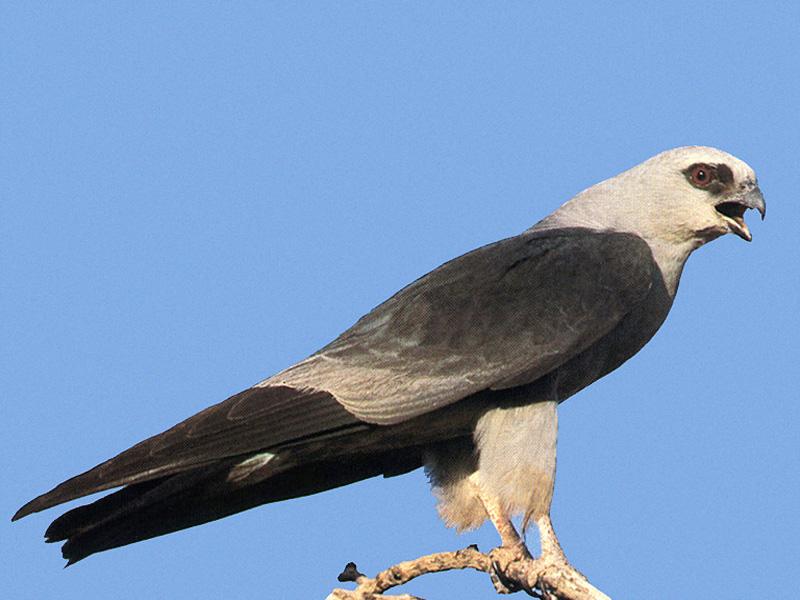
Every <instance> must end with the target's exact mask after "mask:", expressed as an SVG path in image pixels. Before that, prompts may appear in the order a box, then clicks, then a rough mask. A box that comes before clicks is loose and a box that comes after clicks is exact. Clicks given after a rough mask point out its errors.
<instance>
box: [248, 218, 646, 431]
mask: <svg viewBox="0 0 800 600" xmlns="http://www.w3.org/2000/svg"><path fill="white" fill-rule="evenodd" d="M653 268H657V267H656V266H655V263H654V262H653V259H652V254H651V253H650V249H649V247H648V246H647V243H646V242H645V241H644V240H642V239H641V238H639V237H638V236H635V235H632V234H627V233H618V232H602V231H594V230H589V229H578V228H570V229H561V230H547V231H535V230H533V231H528V232H525V233H523V234H522V235H519V236H516V237H513V238H508V239H506V240H502V241H500V242H497V243H495V244H490V245H488V246H484V247H482V248H479V249H477V250H475V251H473V252H470V253H468V254H465V255H463V256H461V257H459V258H456V259H454V260H452V261H450V262H448V263H445V264H444V265H442V266H440V267H439V268H437V269H435V270H434V271H432V272H430V273H429V274H427V275H426V276H424V277H422V278H420V279H418V280H417V281H415V282H414V283H412V284H411V285H409V286H407V287H405V288H403V289H402V290H401V291H400V292H398V293H397V294H395V295H394V296H393V297H392V298H390V299H389V300H387V301H386V302H384V303H383V304H381V305H379V306H378V307H376V308H375V309H374V310H372V311H371V312H370V313H368V314H367V315H365V316H364V317H362V318H361V319H360V320H359V321H358V322H357V323H356V324H355V325H353V327H351V328H350V329H348V330H347V331H345V332H344V333H343V334H342V335H341V336H339V337H338V338H337V339H336V340H334V341H333V342H332V343H331V344H329V345H328V346H326V347H324V348H323V349H321V350H320V351H319V352H317V353H316V354H314V355H312V356H311V357H309V358H308V359H306V360H305V361H302V362H301V363H298V364H297V365H295V366H294V367H291V368H289V369H287V370H286V371H283V372H282V373H279V374H278V375H276V376H274V377H272V378H270V379H268V380H266V381H264V382H263V383H262V384H260V385H275V384H277V383H282V384H286V385H293V386H297V387H300V386H304V385H305V386H307V387H309V388H311V389H322V390H326V391H328V392H330V393H332V394H333V395H334V397H335V398H336V399H337V400H338V401H339V402H341V403H342V405H343V406H344V407H345V408H346V409H347V410H348V411H350V412H351V413H353V414H354V415H356V416H357V417H358V418H359V419H363V420H365V421H367V422H370V423H376V424H380V425H389V424H394V423H398V422H401V421H404V420H406V419H409V418H412V417H415V416H418V415H420V414H423V413H426V412H429V411H432V410H435V409H437V408H440V407H442V406H445V405H447V404H450V403H452V402H456V401H458V400H460V399H461V398H464V397H465V396H468V395H470V394H472V393H475V392H478V391H481V390H484V389H487V388H496V389H499V388H506V387H513V386H516V385H522V384H524V383H529V382H532V381H535V380H536V379H538V378H539V377H541V376H542V375H544V374H546V373H548V372H549V371H551V370H552V369H554V368H556V367H558V366H559V365H561V364H563V363H564V362H566V361H567V360H568V359H570V358H572V357H573V356H575V355H576V354H578V353H580V352H582V351H583V350H584V349H586V348H587V347H588V346H590V345H591V344H592V343H593V342H594V341H596V340H598V339H599V338H601V337H602V336H604V335H605V334H606V333H608V332H609V331H611V330H612V329H613V328H614V327H615V326H616V324H617V323H618V322H619V321H620V319H622V318H623V317H624V316H625V315H626V314H627V313H628V312H629V311H630V310H631V309H632V308H633V307H634V306H635V305H636V304H637V303H638V302H640V301H641V300H642V299H643V298H644V297H645V296H646V295H647V292H648V291H649V289H650V285H651V282H652V269H653Z"/></svg>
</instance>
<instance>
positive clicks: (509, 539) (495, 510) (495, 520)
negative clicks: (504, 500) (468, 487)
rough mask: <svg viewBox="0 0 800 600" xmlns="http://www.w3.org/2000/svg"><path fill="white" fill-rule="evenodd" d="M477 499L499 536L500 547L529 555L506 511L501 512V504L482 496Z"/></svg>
mask: <svg viewBox="0 0 800 600" xmlns="http://www.w3.org/2000/svg"><path fill="white" fill-rule="evenodd" d="M478 497H479V498H480V500H481V504H483V507H484V508H485V509H486V514H487V515H489V520H490V521H491V522H492V525H494V528H495V529H497V533H498V534H500V540H501V542H502V546H503V547H504V548H508V549H509V550H519V551H523V553H524V554H530V553H529V552H528V548H527V547H526V546H525V542H523V541H522V538H521V537H520V535H519V533H517V529H516V527H514V523H512V522H511V519H510V518H509V517H508V515H507V514H506V511H504V510H503V507H502V505H501V503H500V502H499V501H498V500H497V499H495V498H491V497H489V496H486V495H484V494H479V496H478Z"/></svg>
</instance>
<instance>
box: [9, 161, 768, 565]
mask: <svg viewBox="0 0 800 600" xmlns="http://www.w3.org/2000/svg"><path fill="white" fill-rule="evenodd" d="M704 178H707V180H706V179H704ZM748 208H755V209H757V210H759V211H760V212H761V213H762V216H763V213H764V210H765V208H764V202H763V198H762V197H761V195H760V192H759V191H758V187H757V185H756V180H755V175H754V173H753V171H752V169H750V167H749V166H747V165H746V164H745V163H743V162H742V161H740V160H738V159H736V158H735V157H733V156H731V155H729V154H726V153H724V152H721V151H719V150H715V149H712V148H703V147H688V148H679V149H676V150H672V151H669V152H666V153H663V154H660V155H658V156H656V157H654V158H652V159H650V160H648V161H646V162H644V163H642V164H641V165H638V166H637V167H634V168H633V169H631V170H629V171H627V172H625V173H623V174H621V175H619V176H617V177H615V178H612V179H610V180H607V181H605V182H602V183H600V184H598V185H596V186H593V187H592V188H589V189H588V190H586V191H584V192H582V193H581V194H578V195H577V196H576V197H575V198H573V199H572V200H570V201H569V202H567V203H566V204H565V205H563V206H562V207H561V208H560V209H559V210H557V211H556V212H554V213H553V214H552V215H550V216H549V217H547V218H545V219H544V220H543V221H541V222H540V223H538V224H537V225H535V226H534V227H532V228H531V229H529V230H527V231H525V232H523V233H522V234H520V235H518V236H515V237H512V238H509V239H506V240H502V241H500V242H496V243H494V244H490V245H488V246H485V247H483V248H479V249H477V250H474V251H472V252H470V253H468V254H465V255H463V256H461V257H459V258H456V259H454V260H452V261H450V262H448V263H446V264H444V265H442V266H441V267H439V268H437V269H435V270H434V271H432V272H431V273H429V274H427V275H425V276H424V277H422V278H420V279H419V280H417V281H416V282H414V283H412V284H411V285H409V286H407V287H406V288H404V289H402V290H401V291H400V292H398V293H397V294H396V295H394V296H393V297H392V298H390V299H389V300H387V301H386V302H384V303H383V304H381V305H380V306H378V307H377V308H375V309H374V310H373V311H371V312H370V313H369V314H367V315H366V316H364V317H363V318H362V319H360V320H359V321H358V322H357V323H356V324H355V325H353V327H351V328H350V329H348V330H347V331H346V332H344V333H343V334H342V335H341V336H339V337H338V338H337V339H336V340H334V341H333V342H331V343H330V344H329V345H327V346H326V347H324V348H322V349H321V350H320V351H318V352H317V353H315V354H313V355H311V356H310V357H309V358H307V359H306V360H304V361H301V362H300V363H298V364H296V365H294V366H292V367H290V368H288V369H286V370H285V371H283V372H281V373H278V374H276V375H274V376H272V377H270V378H268V379H266V380H264V381H262V382H261V383H259V384H257V385H256V386H254V387H252V388H250V389H249V390H245V391H244V392H242V393H240V394H237V395H235V396H233V397H231V398H229V399H228V400H226V401H224V402H222V403H220V404H218V405H215V406H213V407H210V408H208V409H206V410H205V411H202V412H200V413H198V414H197V415H195V416H193V417H191V418H189V419H187V420H186V421H184V422H183V423H180V424H178V425H176V426H175V427H173V428H172V429H169V430H167V431H166V432H164V433H162V434H159V435H157V436H154V437H152V438H150V439H148V440H145V441H144V442H141V443H140V444H137V445H136V446H134V447H132V448H131V449H129V450H127V451H125V452H123V453H121V454H120V455H118V456H117V457H115V458H113V459H111V460H109V461H106V462H105V463H103V464H101V465H98V466H97V467H95V468H94V469H91V470H90V471H87V472H86V473H84V474H82V475H79V476H77V477H74V478H72V479H70V480H68V481H66V482H64V483H62V484H61V485H59V486H57V487H56V488H54V489H53V490H51V491H50V492H48V493H46V494H43V495H42V496H39V497H38V498H36V499H34V500H32V501H31V502H29V503H28V504H26V505H25V506H23V507H22V508H21V509H20V510H19V511H18V513H17V514H16V515H15V517H14V518H15V519H16V518H20V517H22V516H25V515H27V514H30V513H32V512H36V511H39V510H43V509H45V508H49V507H51V506H54V505H56V504H59V503H62V502H66V501H68V500H72V499H75V498H78V497H81V496H85V495H88V494H91V493H94V492H96V491H100V490H105V489H110V488H113V487H119V486H125V487H123V488H122V489H121V490H119V491H117V492H115V493H113V494H110V495H109V496H106V497H105V498H101V499H100V500H98V501H96V502H94V503H92V504H89V505H87V506H84V507H79V508H77V509H73V510H72V511H69V512H67V513H66V514H65V515H63V516H62V517H60V518H59V519H57V520H56V521H54V522H53V524H52V525H51V526H50V528H49V529H48V532H47V537H48V541H61V540H65V541H66V543H65V545H64V547H63V554H64V556H65V558H67V559H68V560H69V561H70V562H75V561H76V560H80V559H81V558H84V557H85V556H88V555H89V554H92V553H94V552H98V551H101V550H105V549H109V548H113V547H116V546H121V545H124V544H127V543H131V542H134V541H138V540H141V539H146V538H148V537H153V536H155V535H161V534H163V533H167V532H169V531H175V530H177V529H181V528H184V527H189V526H192V525H195V524H199V523H202V522H206V521H209V520H213V519H216V518H220V517H223V516H227V515H229V514H232V513H234V512H238V511H240V510H245V509H247V508H251V507H253V506H257V505H259V504H263V503H265V502H274V501H278V500H284V499H287V498H292V497H297V496H301V495H305V494H308V493H316V492H319V491H323V490H325V489H330V488H332V487H336V486H338V485H344V484H347V483H351V482H353V481H358V480H360V479H364V478H366V477H372V476H375V475H381V474H382V475H384V476H390V475H396V474H400V473H404V472H407V471H409V470H412V469H415V468H418V467H420V466H422V465H423V464H425V465H427V469H428V472H429V474H430V476H431V480H432V484H433V486H434V489H435V491H436V493H437V495H438V497H439V499H440V512H441V514H442V516H443V518H444V519H445V521H446V522H447V523H448V524H451V525H454V526H456V527H459V528H462V529H464V528H469V527H474V526H477V525H479V524H480V523H481V522H482V521H483V520H484V519H485V518H486V509H485V506H484V504H485V503H482V502H481V499H484V500H485V499H486V498H492V499H493V501H496V502H497V503H498V504H499V505H500V506H501V507H502V509H503V511H505V512H506V513H507V514H508V515H513V514H523V515H524V516H525V518H526V520H527V519H530V518H533V517H538V516H541V515H545V514H547V513H548V512H549V507H550V499H551V497H552V488H553V481H554V473H555V445H556V428H557V415H556V406H557V404H558V403H560V402H563V401H564V400H565V399H567V398H568V397H570V396H571V395H573V394H575V393H576V392H578V391H580V390H581V389H583V388H584V387H586V386H587V385H589V384H591V383H592V382H594V381H596V380H597V379H598V378H600V377H602V376H603V375H605V374H606V373H608V372H610V371H612V370H613V369H616V368H617V367H618V366H619V365H621V364H622V363H623V362H625V361H626V360H627V359H628V358H630V357H631V356H632V355H633V354H635V353H636V352H637V351H638V350H639V349H640V348H641V347H642V346H643V345H644V344H645V343H647V341H648V340H649V339H650V338H651V337H652V336H653V334H654V333H655V332H656V330H657V329H658V328H659V327H660V325H661V324H662V323H663V321H664V319H665V318H666V316H667V313H668V312H669V309H670V307H671V305H672V301H673V298H674V296H675V293H676V291H677V286H678V282H679V280H680V274H681V271H682V268H683V265H684V263H685V261H686V259H687V258H688V256H689V254H690V253H691V252H692V251H693V250H694V249H696V248H697V247H699V246H700V245H702V244H703V243H705V242H707V241H709V240H711V239H714V238H715V237H718V236H719V235H722V234H724V233H726V232H729V231H731V232H734V233H736V234H737V235H739V236H740V237H743V238H745V239H748V240H749V239H750V233H749V230H748V229H747V226H746V225H745V224H744V221H743V219H742V215H743V213H744V211H745V210H746V209H748Z"/></svg>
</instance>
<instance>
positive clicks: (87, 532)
mask: <svg viewBox="0 0 800 600" xmlns="http://www.w3.org/2000/svg"><path fill="white" fill-rule="evenodd" d="M421 464H422V455H421V452H420V451H419V450H415V449H405V450H402V451H396V450H395V451H390V452H386V453H384V454H379V455H372V456H364V455H359V456H354V457H349V458H348V457H342V458H340V459H338V460H330V461H320V462H315V463H311V464H307V465H303V466H300V467H296V468H294V469H292V470H290V471H285V472H282V473H279V474H277V475H274V476H272V477H270V478H269V479H267V480H264V481H260V482H258V483H255V484H252V485H249V486H245V487H239V486H238V485H237V483H235V482H230V481H228V480H227V474H228V470H229V465H225V466H224V467H216V468H215V467H204V468H200V469H196V470H194V471H190V472H187V473H180V474H178V475H172V476H168V477H163V478H161V479H158V480H153V481H147V482H143V483H137V484H133V485H130V486H128V487H125V488H123V489H121V490H120V491H118V492H115V493H113V494H110V495H108V496H106V497H104V498H101V499H100V500H97V501H96V502H93V503H92V504H88V505H85V506H81V507H78V508H75V509H73V510H71V511H69V512H67V513H65V514H63V515H62V516H60V517H59V518H58V519H56V520H55V521H53V523H52V524H51V525H50V527H49V528H48V530H47V533H46V536H47V541H48V542H56V541H61V540H66V543H65V544H64V545H63V547H62V554H63V556H64V558H65V559H67V561H68V562H67V565H71V564H73V563H75V562H77V561H79V560H81V559H83V558H86V557H87V556H89V555H91V554H94V553H96V552H102V551H103V550H110V549H111V548H117V547H119V546H125V545H127V544H131V543H133V542H138V541H141V540H146V539H149V538H152V537H156V536H160V535H164V534H166V533H171V532H174V531H178V530H180V529H185V528H187V527H193V526H194V525H200V524H201V523H207V522H209V521H214V520H216V519H221V518H223V517H227V516H229V515H232V514H234V513H237V512H241V511H243V510H247V509H249V508H253V507H255V506H258V505H260V504H266V503H269V502H278V501H280V500H288V499H290V498H298V497H300V496H308V495H310V494H316V493H318V492H322V491H325V490H329V489H333V488H336V487H339V486H342V485H347V484H350V483H355V482H356V481H361V480H362V479H367V478H370V477H375V476H377V475H386V476H390V475H399V474H401V473H407V472H409V471H412V470H414V469H416V468H418V467H420V466H421Z"/></svg>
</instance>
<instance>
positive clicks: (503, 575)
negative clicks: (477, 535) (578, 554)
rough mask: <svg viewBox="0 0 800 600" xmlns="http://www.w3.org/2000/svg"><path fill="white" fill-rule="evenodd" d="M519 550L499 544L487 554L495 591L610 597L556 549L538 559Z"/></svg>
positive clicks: (596, 599) (595, 599)
mask: <svg viewBox="0 0 800 600" xmlns="http://www.w3.org/2000/svg"><path fill="white" fill-rule="evenodd" d="M523 549H524V552H523V551H521V550H520V548H518V547H512V548H508V547H504V546H500V547H498V548H495V549H494V550H492V551H491V552H490V553H489V558H490V559H491V562H492V573H491V577H492V583H493V584H494V587H495V590H497V592H498V593H500V594H513V593H516V592H520V591H522V592H525V593H526V594H528V595H529V596H532V597H534V598H541V599H542V600H561V599H570V600H610V599H609V597H608V596H606V595H605V594H604V593H603V592H601V591H600V590H598V589H597V588H595V587H594V586H592V584H591V583H589V580H588V579H586V577H585V576H584V575H583V574H582V573H581V572H580V571H578V570H577V569H576V568H575V567H573V566H572V565H571V564H570V563H569V561H568V560H567V558H566V557H565V556H564V553H563V552H560V548H559V551H558V552H548V553H546V554H543V555H542V556H540V557H538V558H533V557H532V556H531V555H530V553H529V552H528V551H527V548H524V547H523Z"/></svg>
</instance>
